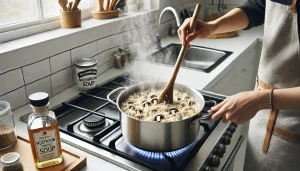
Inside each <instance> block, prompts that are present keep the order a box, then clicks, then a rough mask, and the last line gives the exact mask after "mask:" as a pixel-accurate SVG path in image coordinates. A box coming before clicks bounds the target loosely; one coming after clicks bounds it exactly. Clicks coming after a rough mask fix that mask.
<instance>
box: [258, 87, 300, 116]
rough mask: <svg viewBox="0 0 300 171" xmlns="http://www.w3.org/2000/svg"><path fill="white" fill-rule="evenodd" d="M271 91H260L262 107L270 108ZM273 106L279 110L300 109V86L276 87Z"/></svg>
mask: <svg viewBox="0 0 300 171" xmlns="http://www.w3.org/2000/svg"><path fill="white" fill-rule="evenodd" d="M270 91H271V90H263V91H260V90H259V91H258V92H259V96H260V98H259V99H260V105H261V107H260V109H270V102H269V100H270ZM273 108H274V109H278V110H299V111H300V87H294V88H287V89H275V90H274V91H273Z"/></svg>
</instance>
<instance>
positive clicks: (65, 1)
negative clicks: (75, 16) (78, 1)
mask: <svg viewBox="0 0 300 171" xmlns="http://www.w3.org/2000/svg"><path fill="white" fill-rule="evenodd" d="M58 3H59V5H60V6H61V8H62V9H63V11H67V10H68V9H67V5H68V0H58Z"/></svg>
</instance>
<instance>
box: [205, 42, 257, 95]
mask: <svg viewBox="0 0 300 171" xmlns="http://www.w3.org/2000/svg"><path fill="white" fill-rule="evenodd" d="M255 45H256V44H253V45H252V46H250V47H249V48H248V49H247V50H245V51H244V52H243V53H242V54H241V55H240V56H239V57H238V59H237V60H236V61H235V64H234V67H233V68H232V69H231V70H230V71H229V72H228V73H227V74H226V75H225V76H224V77H223V78H222V79H221V80H220V81H219V82H217V83H216V84H215V85H214V86H213V87H212V88H211V89H210V91H212V92H216V93H220V94H225V95H233V94H236V93H239V92H242V91H249V90H252V89H253V88H254V84H255V76H256V74H255V61H256V59H255V57H256V49H255V47H256V46H255Z"/></svg>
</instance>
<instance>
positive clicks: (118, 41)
mask: <svg viewBox="0 0 300 171" xmlns="http://www.w3.org/2000/svg"><path fill="white" fill-rule="evenodd" d="M120 45H122V34H115V35H113V36H110V47H116V46H120Z"/></svg>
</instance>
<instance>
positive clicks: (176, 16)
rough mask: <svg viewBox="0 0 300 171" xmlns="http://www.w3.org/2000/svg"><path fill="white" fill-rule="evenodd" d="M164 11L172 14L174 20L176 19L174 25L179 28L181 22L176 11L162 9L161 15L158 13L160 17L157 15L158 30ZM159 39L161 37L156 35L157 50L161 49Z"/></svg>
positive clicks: (171, 8)
mask: <svg viewBox="0 0 300 171" xmlns="http://www.w3.org/2000/svg"><path fill="white" fill-rule="evenodd" d="M166 11H171V12H172V13H173V14H174V16H175V19H176V23H177V27H178V28H179V27H180V26H181V22H180V18H179V15H178V13H177V11H176V10H175V8H173V7H166V8H164V9H163V10H162V11H161V13H160V15H159V20H158V29H159V28H160V24H161V19H162V16H163V14H164V13H165V12H166ZM161 37H162V35H161V33H157V34H156V43H157V48H158V49H161Z"/></svg>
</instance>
